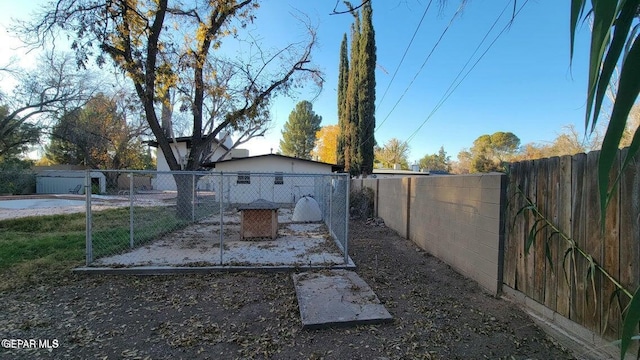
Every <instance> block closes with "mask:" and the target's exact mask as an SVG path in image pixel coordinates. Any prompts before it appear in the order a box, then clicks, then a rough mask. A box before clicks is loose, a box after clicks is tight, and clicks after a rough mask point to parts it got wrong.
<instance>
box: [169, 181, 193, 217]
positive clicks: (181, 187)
mask: <svg viewBox="0 0 640 360" xmlns="http://www.w3.org/2000/svg"><path fill="white" fill-rule="evenodd" d="M173 178H174V180H175V181H176V188H177V190H178V198H177V204H176V205H177V207H176V217H177V218H178V219H183V220H188V221H193V220H195V214H194V209H195V207H194V200H195V195H196V194H195V185H196V184H197V182H198V179H197V177H196V175H195V174H173Z"/></svg>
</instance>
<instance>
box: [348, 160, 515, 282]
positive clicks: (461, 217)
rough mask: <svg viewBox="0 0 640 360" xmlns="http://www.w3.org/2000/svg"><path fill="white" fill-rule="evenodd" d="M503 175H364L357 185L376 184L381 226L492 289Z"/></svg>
mask: <svg viewBox="0 0 640 360" xmlns="http://www.w3.org/2000/svg"><path fill="white" fill-rule="evenodd" d="M504 177H505V175H504V174H500V173H491V174H472V175H447V176H437V175H434V176H429V177H413V178H403V179H379V180H365V181H367V182H366V183H363V185H365V184H366V185H365V186H367V187H370V188H374V190H375V187H376V186H377V188H378V196H377V202H376V205H377V207H378V216H380V217H381V218H383V219H384V221H385V224H386V225H387V226H389V227H390V228H392V229H394V230H395V231H396V232H398V234H399V235H400V236H402V237H405V238H409V239H411V240H412V241H413V242H415V243H416V244H417V245H418V246H420V247H421V248H422V249H424V250H426V251H427V252H429V253H430V254H432V255H433V256H436V257H438V258H439V259H440V260H442V261H444V262H446V263H447V264H449V265H451V266H452V267H453V268H455V269H456V270H457V271H458V272H460V273H461V274H463V275H465V276H467V277H469V278H471V279H473V280H475V281H477V282H478V283H479V284H480V285H481V286H482V287H484V288H485V289H486V290H487V291H489V292H490V293H492V294H497V293H499V291H500V287H501V284H502V242H503V239H502V238H501V231H500V229H501V227H500V221H501V211H500V209H501V206H502V204H501V201H502V200H501V194H502V190H501V189H502V188H501V187H502V186H503V185H502V184H503V182H504ZM358 181H359V180H358ZM376 181H377V182H378V183H377V184H376V183H375V182H376Z"/></svg>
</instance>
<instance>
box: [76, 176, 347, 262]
mask: <svg viewBox="0 0 640 360" xmlns="http://www.w3.org/2000/svg"><path fill="white" fill-rule="evenodd" d="M348 179H349V178H348V175H347V174H286V173H251V172H238V173H220V172H149V171H97V170H92V171H87V172H86V175H85V179H84V186H83V189H82V192H85V193H87V197H86V199H87V202H86V206H87V211H86V213H87V220H86V221H87V233H86V263H87V266H99V267H103V266H104V267H133V266H218V265H223V266H294V267H295V266H297V267H301V266H333V265H341V264H348V263H349V261H350V259H349V256H348V236H347V234H348V214H349V211H348V203H349V198H348V197H349V181H348Z"/></svg>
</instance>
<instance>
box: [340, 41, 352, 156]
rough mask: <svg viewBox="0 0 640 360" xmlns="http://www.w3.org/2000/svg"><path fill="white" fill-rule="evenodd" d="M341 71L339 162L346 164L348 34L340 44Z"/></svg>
mask: <svg viewBox="0 0 640 360" xmlns="http://www.w3.org/2000/svg"><path fill="white" fill-rule="evenodd" d="M339 70H340V72H339V74H338V126H339V129H340V130H339V132H338V148H337V160H338V161H337V162H338V164H339V165H344V158H345V156H344V149H345V138H346V137H348V136H349V132H348V127H347V123H348V121H347V120H346V114H347V111H346V103H347V83H348V81H349V53H348V49H347V34H346V33H345V34H344V35H343V36H342V44H341V45H340V68H339Z"/></svg>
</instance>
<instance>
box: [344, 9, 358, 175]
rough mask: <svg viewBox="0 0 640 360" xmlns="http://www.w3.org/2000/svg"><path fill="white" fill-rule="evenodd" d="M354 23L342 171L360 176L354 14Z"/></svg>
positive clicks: (356, 45)
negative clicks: (346, 134)
mask: <svg viewBox="0 0 640 360" xmlns="http://www.w3.org/2000/svg"><path fill="white" fill-rule="evenodd" d="M354 16H355V21H354V23H353V25H352V27H351V60H350V61H349V80H348V83H347V96H346V104H345V110H346V115H345V117H346V121H347V124H346V127H347V129H348V130H347V133H348V136H345V146H344V169H345V171H347V172H349V173H351V174H352V175H359V174H360V163H361V159H360V158H359V156H358V144H359V142H360V136H359V133H358V130H359V126H358V122H359V118H358V106H359V105H360V104H359V101H358V92H359V91H360V89H359V87H360V72H361V68H360V52H359V49H360V45H359V44H360V14H359V13H357V12H356V13H355V15H354Z"/></svg>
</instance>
